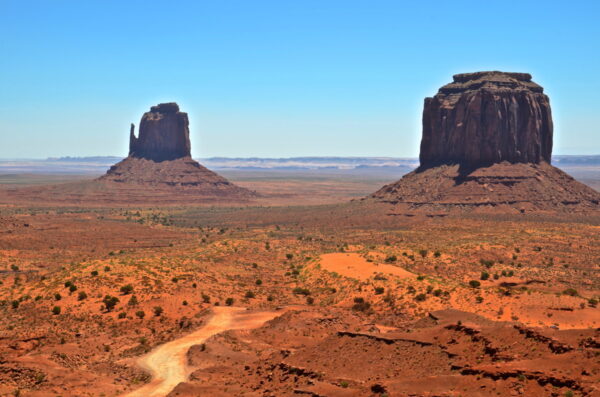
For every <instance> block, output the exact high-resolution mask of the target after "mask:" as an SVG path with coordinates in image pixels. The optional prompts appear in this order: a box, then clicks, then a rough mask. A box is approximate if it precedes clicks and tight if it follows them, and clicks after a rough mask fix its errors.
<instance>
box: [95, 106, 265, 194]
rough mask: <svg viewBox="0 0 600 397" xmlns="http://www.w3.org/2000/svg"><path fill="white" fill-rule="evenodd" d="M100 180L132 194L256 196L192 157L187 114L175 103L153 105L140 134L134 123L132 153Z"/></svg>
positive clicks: (131, 139) (144, 120) (131, 133)
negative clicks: (158, 192)
mask: <svg viewBox="0 0 600 397" xmlns="http://www.w3.org/2000/svg"><path fill="white" fill-rule="evenodd" d="M98 181H101V182H105V183H111V184H112V185H120V186H121V187H122V188H123V189H121V190H125V191H126V193H127V194H132V195H135V194H136V192H140V193H143V191H144V190H146V191H148V192H150V191H157V190H160V191H161V192H162V193H168V192H171V193H173V194H175V193H182V194H185V196H187V197H190V196H197V197H198V198H203V197H204V198H206V197H209V198H217V199H218V198H221V199H228V198H231V199H240V198H242V199H243V198H249V197H253V196H255V195H256V194H255V193H254V192H251V191H250V190H248V189H245V188H242V187H239V186H237V185H235V184H233V183H231V182H229V181H228V180H227V179H225V178H224V177H222V176H221V175H218V174H217V173H215V172H213V171H210V170H209V169H207V168H205V167H203V166H202V165H200V164H199V163H198V162H197V161H195V160H193V159H192V157H191V143H190V130H189V121H188V115H187V113H184V112H181V111H180V110H179V106H178V105H177V104H176V103H174V102H171V103H161V104H159V105H157V106H152V107H151V109H150V111H149V112H146V113H144V115H143V116H142V119H141V121H140V128H139V135H138V136H137V137H136V136H135V127H134V125H133V124H132V125H131V130H130V136H129V156H128V157H127V158H125V159H124V160H122V161H120V162H119V163H117V164H115V165H113V166H112V167H111V168H110V169H109V170H108V171H107V173H106V174H105V175H103V176H102V177H100V178H99V179H98ZM171 193H169V194H171ZM173 194H171V195H172V196H173ZM173 197H175V196H173Z"/></svg>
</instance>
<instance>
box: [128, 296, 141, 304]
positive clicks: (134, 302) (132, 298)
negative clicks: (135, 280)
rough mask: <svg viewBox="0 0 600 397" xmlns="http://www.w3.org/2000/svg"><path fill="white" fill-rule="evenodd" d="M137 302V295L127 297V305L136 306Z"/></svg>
mask: <svg viewBox="0 0 600 397" xmlns="http://www.w3.org/2000/svg"><path fill="white" fill-rule="evenodd" d="M138 303H139V302H138V298H137V296H135V295H132V296H131V298H129V302H127V306H137V304H138Z"/></svg>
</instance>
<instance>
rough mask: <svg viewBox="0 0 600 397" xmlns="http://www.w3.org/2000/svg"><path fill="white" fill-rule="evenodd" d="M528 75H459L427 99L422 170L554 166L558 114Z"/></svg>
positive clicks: (482, 73)
mask: <svg viewBox="0 0 600 397" xmlns="http://www.w3.org/2000/svg"><path fill="white" fill-rule="evenodd" d="M543 92H544V89H543V88H542V87H540V86H539V85H537V84H536V83H534V82H532V81H531V75H530V74H527V73H503V72H478V73H465V74H457V75H455V76H454V82H452V83H450V84H447V85H445V86H443V87H442V88H440V90H439V92H438V93H437V94H436V95H435V96H434V97H433V98H425V108H424V110H423V139H422V141H421V154H420V156H419V157H420V160H421V166H422V167H431V166H436V165H440V164H461V165H467V166H469V167H473V168H475V167H480V166H485V165H491V164H494V163H499V162H501V161H508V162H510V163H535V164H538V163H540V162H542V161H545V162H547V163H550V155H551V153H552V115H551V112H550V101H549V99H548V96H546V95H545V94H544V93H543Z"/></svg>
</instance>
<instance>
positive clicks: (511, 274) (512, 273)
mask: <svg viewBox="0 0 600 397" xmlns="http://www.w3.org/2000/svg"><path fill="white" fill-rule="evenodd" d="M506 275H507V276H508V277H512V276H514V275H515V272H514V271H512V270H509V271H508V272H506Z"/></svg>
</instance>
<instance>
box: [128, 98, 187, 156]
mask: <svg viewBox="0 0 600 397" xmlns="http://www.w3.org/2000/svg"><path fill="white" fill-rule="evenodd" d="M134 129H135V127H134V125H133V124H131V131H130V134H129V156H130V157H135V158H143V159H148V160H154V161H165V160H175V159H178V158H182V157H189V156H191V144H190V130H189V121H188V115H187V113H183V112H180V111H179V106H178V105H177V104H176V103H174V102H171V103H161V104H159V105H157V106H152V108H150V111H149V112H146V113H144V115H143V116H142V120H141V121H140V129H139V137H137V138H136V137H135V134H134Z"/></svg>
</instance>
